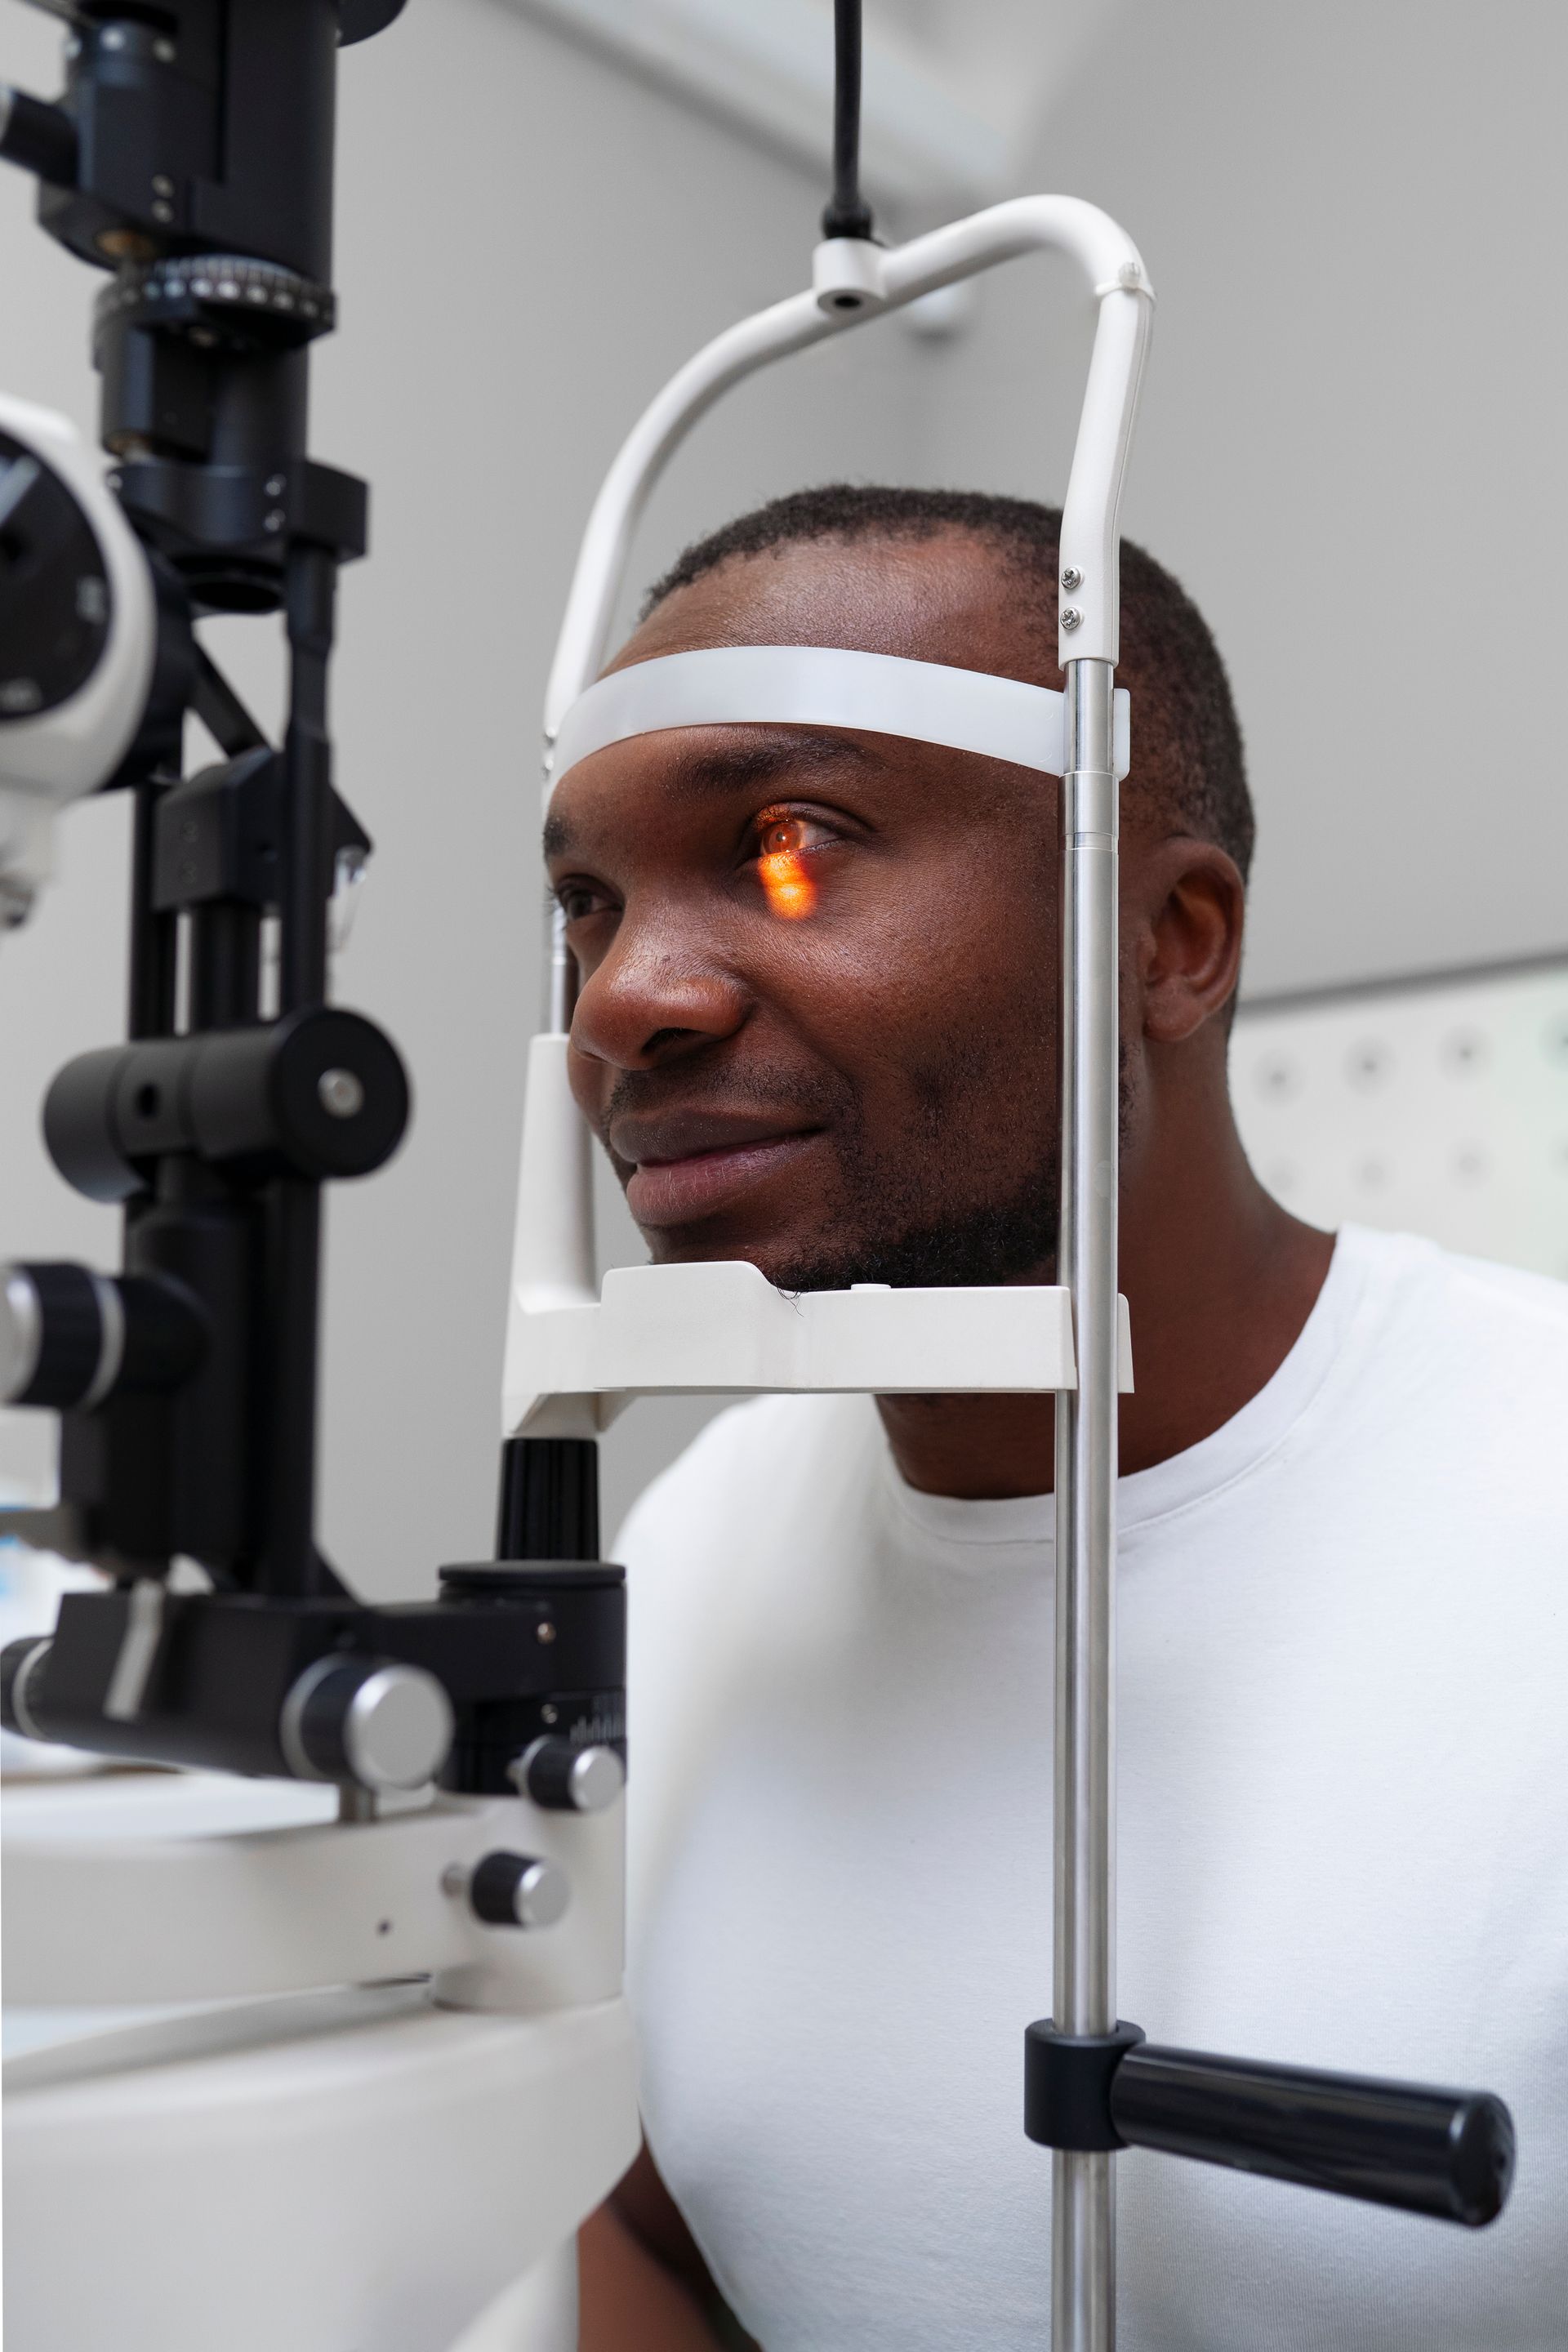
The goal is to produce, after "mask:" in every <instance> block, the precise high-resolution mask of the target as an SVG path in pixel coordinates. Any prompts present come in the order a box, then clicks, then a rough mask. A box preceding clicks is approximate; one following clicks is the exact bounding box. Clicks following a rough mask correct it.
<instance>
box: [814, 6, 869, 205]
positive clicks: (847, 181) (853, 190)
mask: <svg viewBox="0 0 1568 2352" xmlns="http://www.w3.org/2000/svg"><path fill="white" fill-rule="evenodd" d="M822 234H823V236H870V234H871V207H870V205H868V203H867V202H866V199H865V197H864V196H863V195H862V194H860V0H834V5H833V194H832V196H831V198H830V199H829V201H828V204H827V207H826V211H825V212H824V214H823V215H822Z"/></svg>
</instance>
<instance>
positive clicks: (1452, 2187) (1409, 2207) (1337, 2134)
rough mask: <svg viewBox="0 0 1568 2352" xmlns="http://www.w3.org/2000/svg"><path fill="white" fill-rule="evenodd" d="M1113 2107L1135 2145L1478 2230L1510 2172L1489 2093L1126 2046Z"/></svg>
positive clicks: (1507, 2122)
mask: <svg viewBox="0 0 1568 2352" xmlns="http://www.w3.org/2000/svg"><path fill="white" fill-rule="evenodd" d="M1110 2114H1111V2120H1112V2121H1113V2123H1114V2124H1115V2126H1116V2129H1117V2131H1118V2132H1119V2133H1120V2135H1121V2137H1122V2139H1123V2140H1125V2141H1126V2142H1127V2143H1128V2144H1129V2146H1131V2147H1153V2148H1161V2149H1163V2150H1164V2151H1165V2152H1166V2153H1167V2154H1168V2155H1171V2156H1191V2157H1196V2158H1198V2160H1199V2161H1200V2162H1201V2163H1204V2164H1225V2165H1229V2166H1231V2167H1232V2168H1233V2169H1235V2170H1237V2171H1238V2172H1266V2173H1268V2174H1270V2175H1272V2177H1273V2178H1274V2179H1276V2180H1293V2181H1296V2182H1299V2183H1300V2186H1301V2187H1303V2188H1307V2189H1331V2190H1332V2191H1333V2192H1334V2194H1335V2195H1336V2196H1340V2197H1361V2198H1364V2199H1365V2200H1367V2201H1368V2202H1369V2203H1371V2204H1374V2205H1397V2206H1400V2207H1402V2208H1403V2209H1404V2210H1405V2211H1406V2212H1409V2213H1430V2214H1433V2215H1435V2216H1436V2218H1437V2219H1438V2220H1439V2221H1459V2222H1463V2223H1464V2224H1465V2226H1466V2227H1467V2228H1468V2229H1472V2230H1476V2229H1479V2228H1480V2227H1481V2226H1482V2225H1483V2224H1484V2223H1485V2222H1488V2221H1495V2220H1496V2218H1497V2216H1498V2214H1499V2213H1500V2212H1501V2210H1502V2208H1503V2202H1504V2200H1505V2199H1506V2198H1507V2196H1508V2192H1509V2187H1510V2182H1511V2180H1512V2178H1513V2149H1514V2141H1513V2120H1512V2117H1511V2116H1510V2114H1509V2111H1508V2109H1507V2108H1506V2107H1505V2106H1504V2105H1503V2103H1502V2101H1501V2100H1500V2099H1498V2098H1494V2097H1493V2096H1492V2095H1491V2093H1490V2092H1489V2091H1438V2090H1432V2089H1429V2088H1427V2087H1426V2085H1424V2084H1418V2083H1384V2082H1378V2081H1375V2080H1373V2079H1372V2078H1370V2077H1367V2076H1363V2075H1357V2074H1314V2073H1311V2072H1309V2071H1308V2069H1306V2068H1305V2067H1300V2066H1270V2065H1267V2064H1265V2063H1262V2062H1261V2061H1259V2060H1257V2059H1251V2058H1216V2057H1213V2056H1211V2055H1210V2054H1209V2053H1207V2052H1206V2051H1202V2050H1162V2049H1158V2048H1155V2047H1152V2046H1151V2045H1150V2044H1149V2043H1148V2042H1141V2043H1140V2044H1139V2045H1138V2046H1137V2047H1136V2048H1135V2049H1132V2050H1129V2051H1128V2053H1127V2055H1126V2056H1125V2057H1124V2058H1123V2059H1122V2061H1121V2064H1120V2065H1119V2066H1118V2068H1117V2070H1116V2073H1115V2074H1114V2075H1113V2077H1112V2078H1111V2084H1110Z"/></svg>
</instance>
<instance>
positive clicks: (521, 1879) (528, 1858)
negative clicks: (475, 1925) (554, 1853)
mask: <svg viewBox="0 0 1568 2352" xmlns="http://www.w3.org/2000/svg"><path fill="white" fill-rule="evenodd" d="M571 1891H572V1890H571V1886H570V1885H569V1883H568V1881H567V1877H566V1873H565V1872H564V1871H563V1869H562V1868H561V1866H560V1864H558V1863H553V1862H542V1861H540V1860H539V1859H538V1857H537V1856H536V1855H534V1854H529V1853H487V1854H486V1856H485V1858H484V1860H483V1861H482V1862H479V1863H477V1864H475V1866H474V1873H473V1875H472V1877H471V1878H470V1879H469V1881H468V1901H469V1902H470V1903H471V1904H472V1906H473V1907H474V1912H475V1915H476V1916H477V1917H479V1918H480V1919H482V1920H483V1921H484V1922H485V1925H486V1926H487V1927H554V1925H555V1923H556V1921H557V1920H558V1919H559V1918H561V1917H562V1916H563V1913H564V1912H565V1909H566V1905H567V1902H568V1900H569V1898H570V1895H571Z"/></svg>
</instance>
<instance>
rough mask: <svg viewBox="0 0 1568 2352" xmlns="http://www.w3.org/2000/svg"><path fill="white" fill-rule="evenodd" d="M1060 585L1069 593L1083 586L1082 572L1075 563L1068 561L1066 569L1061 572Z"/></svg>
mask: <svg viewBox="0 0 1568 2352" xmlns="http://www.w3.org/2000/svg"><path fill="white" fill-rule="evenodd" d="M1062 586H1063V587H1064V588H1065V589H1066V590H1067V591H1068V594H1069V595H1070V594H1071V593H1072V591H1073V590H1074V589H1075V588H1081V587H1082V586H1083V574H1082V572H1080V571H1079V568H1078V566H1077V564H1076V563H1069V564H1068V568H1067V570H1066V571H1065V572H1063V573H1062Z"/></svg>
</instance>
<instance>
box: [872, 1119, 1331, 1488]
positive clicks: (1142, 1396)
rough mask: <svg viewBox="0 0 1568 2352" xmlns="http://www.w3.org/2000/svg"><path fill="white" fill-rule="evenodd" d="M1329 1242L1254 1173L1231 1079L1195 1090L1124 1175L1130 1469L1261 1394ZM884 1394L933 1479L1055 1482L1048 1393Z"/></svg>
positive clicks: (894, 1440) (907, 1464) (916, 1473)
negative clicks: (1202, 1095)
mask: <svg viewBox="0 0 1568 2352" xmlns="http://www.w3.org/2000/svg"><path fill="white" fill-rule="evenodd" d="M1332 1255H1333V1237H1332V1235H1331V1234H1324V1233H1319V1232H1318V1231H1317V1230H1316V1229H1315V1228H1314V1227H1313V1226H1310V1225H1304V1224H1302V1223H1300V1220H1299V1219H1298V1218H1296V1217H1292V1216H1290V1215H1289V1213H1287V1211H1285V1210H1284V1209H1282V1208H1281V1207H1280V1206H1279V1202H1277V1201H1275V1200H1273V1199H1271V1198H1270V1196H1269V1195H1268V1193H1267V1192H1265V1191H1264V1190H1263V1187H1262V1186H1261V1185H1260V1184H1259V1183H1258V1180H1257V1178H1256V1177H1255V1176H1254V1175H1253V1173H1252V1170H1251V1168H1250V1167H1249V1166H1248V1164H1247V1158H1246V1155H1245V1154H1244V1153H1243V1151H1242V1149H1241V1144H1240V1141H1239V1139H1238V1138H1237V1133H1236V1129H1235V1125H1234V1123H1233V1121H1232V1119H1231V1116H1230V1106H1229V1102H1228V1100H1227V1099H1226V1098H1225V1097H1224V1092H1223V1084H1222V1087H1221V1092H1220V1100H1219V1102H1218V1104H1217V1106H1216V1104H1215V1102H1214V1101H1212V1100H1209V1101H1207V1102H1206V1103H1205V1102H1194V1103H1193V1104H1191V1105H1188V1106H1185V1107H1184V1111H1183V1112H1182V1113H1179V1114H1178V1115H1177V1116H1175V1117H1172V1118H1165V1119H1164V1120H1163V1121H1162V1122H1161V1128H1160V1132H1159V1136H1158V1141H1157V1144H1153V1143H1152V1144H1151V1146H1150V1148H1148V1149H1146V1150H1140V1151H1138V1152H1137V1154H1136V1155H1135V1156H1130V1162H1129V1165H1128V1167H1127V1169H1126V1171H1125V1172H1124V1176H1123V1181H1122V1188H1121V1267H1120V1276H1119V1279H1120V1282H1121V1289H1122V1290H1123V1292H1124V1293H1125V1295H1126V1297H1127V1302H1128V1307H1129V1311H1130V1313H1131V1322H1132V1360H1133V1367H1134V1377H1135V1379H1136V1381H1137V1387H1136V1389H1135V1391H1133V1393H1132V1394H1131V1396H1124V1397H1123V1398H1122V1400H1121V1423H1120V1452H1121V1468H1122V1470H1123V1471H1124V1472H1127V1471H1134V1470H1145V1469H1148V1468H1149V1467H1151V1465H1152V1464H1154V1463H1156V1462H1164V1461H1166V1460H1168V1459H1169V1458H1170V1456H1171V1455H1172V1454H1181V1453H1184V1451H1185V1450H1186V1448H1187V1447H1188V1446H1190V1445H1195V1444H1197V1443H1198V1442H1199V1440H1200V1439H1202V1438H1205V1437H1208V1436H1210V1435H1212V1434H1213V1433H1214V1432H1215V1430H1216V1429H1220V1428H1222V1427H1223V1426H1224V1424H1225V1423H1226V1422H1227V1421H1228V1420H1230V1418H1231V1417H1232V1415H1233V1414H1234V1413H1237V1412H1239V1411H1240V1410H1241V1408H1242V1406H1243V1405H1244V1404H1246V1403H1247V1402H1248V1400H1249V1399H1250V1398H1252V1397H1254V1396H1256V1395H1257V1394H1258V1390H1259V1389H1261V1388H1262V1387H1263V1386H1264V1385H1265V1383H1266V1382H1267V1381H1269V1380H1271V1379H1272V1377H1273V1375H1274V1374H1275V1372H1277V1371H1278V1370H1279V1366H1280V1365H1281V1364H1282V1363H1283V1362H1284V1360H1285V1358H1286V1357H1287V1356H1288V1355H1289V1352H1290V1349H1292V1347H1294V1345H1295V1343H1296V1340H1297V1339H1298V1338H1299V1337H1300V1331H1301V1327H1302V1325H1303V1324H1304V1323H1305V1322H1306V1320H1307V1318H1308V1316H1309V1315H1310V1313H1311V1311H1312V1307H1313V1303H1314V1301H1315V1300H1316V1298H1317V1296H1318V1293H1319V1291H1320V1290H1321V1288H1322V1285H1323V1278H1324V1276H1325V1275H1326V1274H1327V1273H1328V1270H1329V1261H1330V1258H1331V1256H1332ZM1039 1278H1041V1279H1047V1278H1048V1276H1041V1277H1039ZM878 1407H879V1411H880V1412H881V1415H882V1421H883V1423H884V1426H885V1427H886V1429H887V1432H888V1438H889V1444H891V1446H892V1450H893V1459H894V1460H895V1462H896V1463H897V1464H898V1466H899V1469H900V1473H901V1474H902V1475H903V1476H904V1478H905V1479H906V1480H907V1481H908V1482H909V1484H910V1486H914V1487H918V1488H919V1489H920V1490H921V1492H923V1493H926V1494H932V1495H954V1496H961V1497H963V1498H967V1499H973V1500H980V1499H984V1498H985V1497H994V1496H1016V1495H1038V1494H1048V1493H1049V1492H1050V1490H1051V1488H1052V1486H1053V1485H1054V1483H1055V1409H1054V1401H1053V1400H1052V1399H1051V1398H1050V1397H1048V1396H941V1397H879V1399H878Z"/></svg>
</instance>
